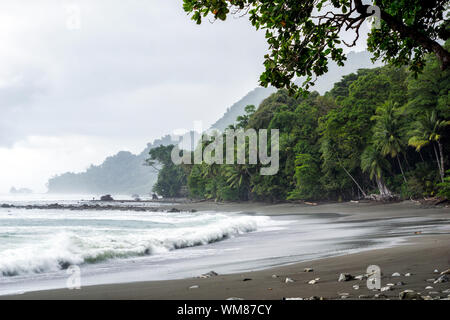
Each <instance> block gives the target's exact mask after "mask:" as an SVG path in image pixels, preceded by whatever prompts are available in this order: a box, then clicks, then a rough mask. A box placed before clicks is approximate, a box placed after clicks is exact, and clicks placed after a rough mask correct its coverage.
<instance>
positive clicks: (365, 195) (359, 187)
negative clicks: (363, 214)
mask: <svg viewBox="0 0 450 320" xmlns="http://www.w3.org/2000/svg"><path fill="white" fill-rule="evenodd" d="M341 168H342V169H344V171H345V173H346V174H347V175H348V176H349V177H350V179H352V180H353V182H354V183H355V184H356V186H357V187H358V189H359V190H360V191H361V193H362V194H363V195H364V198H365V197H367V194H366V193H365V192H364V190H363V189H362V188H361V186H360V185H359V183H358V182H356V180H355V179H354V178H353V177H352V175H351V174H350V172H348V171H347V169H345V168H344V166H343V165H341Z"/></svg>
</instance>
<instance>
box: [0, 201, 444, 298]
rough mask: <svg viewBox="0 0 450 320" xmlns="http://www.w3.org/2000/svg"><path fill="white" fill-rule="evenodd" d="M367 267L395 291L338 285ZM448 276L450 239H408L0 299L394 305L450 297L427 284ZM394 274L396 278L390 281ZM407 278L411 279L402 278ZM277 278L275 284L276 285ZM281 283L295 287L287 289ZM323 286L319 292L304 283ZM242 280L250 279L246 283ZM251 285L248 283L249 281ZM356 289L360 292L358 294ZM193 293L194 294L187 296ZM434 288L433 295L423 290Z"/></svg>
mask: <svg viewBox="0 0 450 320" xmlns="http://www.w3.org/2000/svg"><path fill="white" fill-rule="evenodd" d="M172 207H175V208H177V209H179V210H191V209H195V210H199V211H201V210H207V211H215V210H218V211H228V212H237V211H242V212H245V213H258V214H267V215H286V214H318V215H320V214H329V213H338V214H341V215H344V219H347V220H349V221H358V220H361V221H362V220H373V219H387V218H400V217H428V218H436V219H449V218H450V210H449V208H446V207H431V208H428V207H425V206H423V205H418V204H416V203H414V202H402V203H393V204H373V203H342V204H323V205H318V206H310V205H296V204H279V205H265V204H258V203H244V204H216V203H210V202H204V203H188V204H176V205H171V207H170V208H172ZM369 265H378V266H379V267H380V268H381V270H382V272H383V276H382V285H383V286H386V285H387V284H388V283H394V284H396V283H398V282H400V281H402V282H403V283H404V285H398V286H397V285H396V286H393V287H392V290H391V291H386V292H379V291H372V290H369V289H367V287H366V281H365V280H363V281H359V280H352V281H347V282H338V281H337V280H338V277H339V275H340V273H350V274H352V275H353V276H356V275H361V274H364V273H365V272H366V269H367V267H368V266H369ZM304 268H313V269H314V271H313V272H304ZM449 268H450V235H449V234H441V235H421V234H412V235H411V237H410V238H409V240H408V241H407V242H406V243H405V244H404V245H401V246H397V247H394V248H387V249H377V250H370V251H366V252H361V253H356V254H348V255H344V256H338V257H332V258H326V259H320V260H315V261H309V262H302V263H296V264H291V265H288V266H282V267H277V268H272V269H267V270H262V271H254V272H246V273H238V274H230V275H218V276H214V277H211V278H207V279H200V278H190V279H182V280H168V281H151V282H133V283H125V284H110V285H97V286H90V287H82V288H81V289H80V290H68V289H58V290H47V291H36V292H29V293H25V294H21V295H16V296H3V297H0V299H181V300H189V299H227V298H230V297H238V298H242V299H283V298H292V297H300V298H309V297H311V296H316V297H322V298H324V299H340V298H341V295H340V294H342V293H348V295H346V296H347V297H348V299H374V296H375V295H376V294H383V295H385V296H384V297H382V298H383V299H386V298H388V299H395V298H398V296H399V293H400V292H401V291H403V290H406V289H410V290H414V291H416V292H420V293H421V294H422V295H423V296H430V297H436V298H446V297H447V296H448V295H449V294H450V292H447V291H446V290H449V289H450V282H446V283H437V284H434V283H429V282H427V279H431V278H433V279H436V278H438V277H439V274H436V273H434V270H435V269H437V270H439V272H441V271H443V270H446V269H449ZM394 272H398V273H400V274H401V276H400V277H392V274H393V273H394ZM406 273H411V276H409V277H407V276H405V274H406ZM274 275H276V277H274ZM286 278H290V279H292V280H294V282H289V283H286ZM315 278H320V280H319V281H318V283H316V284H308V283H307V282H308V281H310V280H312V279H315ZM244 279H247V280H246V281H244ZM248 279H250V280H248ZM354 285H359V289H358V290H355V289H354V288H353V286H354ZM192 286H198V288H190V287H192ZM427 286H431V287H433V289H425V287H427Z"/></svg>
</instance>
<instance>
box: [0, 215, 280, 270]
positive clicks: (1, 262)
mask: <svg viewBox="0 0 450 320" xmlns="http://www.w3.org/2000/svg"><path fill="white" fill-rule="evenodd" d="M184 215H185V216H184V217H183V218H180V215H178V216H176V217H175V218H173V219H171V218H170V217H169V218H168V219H167V221H166V223H165V224H163V225H161V220H165V218H164V217H161V216H158V217H157V219H155V224H154V226H155V227H151V221H150V222H149V221H148V220H145V221H144V220H143V221H142V224H144V226H145V228H130V229H127V228H118V227H117V225H116V224H114V227H110V228H108V227H105V226H104V225H102V226H100V227H99V226H92V225H87V226H86V225H84V226H76V227H72V228H58V227H57V226H51V227H49V229H48V230H47V231H45V232H43V230H42V227H39V228H38V229H37V230H38V233H39V232H40V234H39V236H38V237H37V238H34V239H33V240H32V241H31V240H27V241H25V242H23V243H21V244H20V245H16V246H12V248H10V247H7V248H5V247H3V249H1V248H2V247H0V275H3V276H16V275H24V274H32V273H43V272H52V271H58V270H62V269H65V268H67V267H69V266H70V265H82V264H92V263H98V262H102V261H107V260H111V259H126V258H131V257H139V256H145V255H154V254H164V253H165V252H168V251H171V250H175V249H181V248H187V247H193V246H200V245H206V244H209V243H212V242H216V241H221V240H224V239H227V238H230V237H234V236H237V235H239V234H244V233H247V232H252V231H256V230H257V229H258V228H259V227H262V226H270V225H271V221H270V218H268V217H259V216H242V215H225V214H205V215H204V216H203V217H202V215H201V214H196V215H192V216H189V214H186V213H184ZM158 219H159V222H157V221H158ZM134 222H135V221H134ZM55 230H58V231H56V232H55ZM16 232H17V230H16ZM4 234H5V233H4ZM0 235H1V233H0ZM0 241H1V239H0Z"/></svg>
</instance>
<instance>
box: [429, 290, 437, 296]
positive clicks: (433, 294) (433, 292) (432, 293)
mask: <svg viewBox="0 0 450 320" xmlns="http://www.w3.org/2000/svg"><path fill="white" fill-rule="evenodd" d="M428 294H429V295H431V296H438V295H440V293H439V292H437V291H430V292H428Z"/></svg>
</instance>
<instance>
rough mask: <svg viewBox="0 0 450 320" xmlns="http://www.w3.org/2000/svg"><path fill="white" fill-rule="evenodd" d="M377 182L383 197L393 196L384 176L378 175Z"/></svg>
mask: <svg viewBox="0 0 450 320" xmlns="http://www.w3.org/2000/svg"><path fill="white" fill-rule="evenodd" d="M376 182H377V186H378V190H379V191H380V196H381V197H382V198H390V197H392V193H391V191H389V189H388V187H387V186H386V185H385V184H384V181H383V178H381V177H376Z"/></svg>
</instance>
